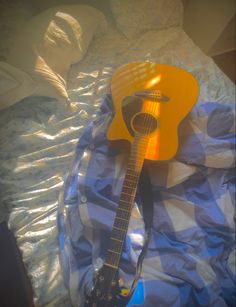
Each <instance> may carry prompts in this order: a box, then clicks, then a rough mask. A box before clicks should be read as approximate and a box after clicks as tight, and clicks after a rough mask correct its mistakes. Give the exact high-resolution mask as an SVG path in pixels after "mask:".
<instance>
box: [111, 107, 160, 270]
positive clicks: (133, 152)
mask: <svg viewBox="0 0 236 307" xmlns="http://www.w3.org/2000/svg"><path fill="white" fill-rule="evenodd" d="M152 106H153V107H152V110H151V111H152V112H153V111H154V110H155V109H156V106H155V103H152ZM149 123H151V118H150V117H149V115H148V114H147V113H146V114H144V127H145V128H147V129H146V130H147V131H146V133H147V134H149V133H150V132H151V130H152V127H151V125H149ZM142 138H144V139H145V138H147V136H145V135H144V136H142V135H141V136H139V137H138V138H137V143H138V145H139V143H140V142H141V140H142ZM146 143H147V140H146ZM135 145H136V144H135ZM138 145H136V146H137V147H138V153H139V151H140V146H138ZM136 146H134V150H133V151H132V153H131V157H132V158H133V156H132V154H133V155H135V156H136V159H135V160H137V158H140V157H139V155H137V152H135V149H136ZM146 147H147V146H145V149H146ZM143 156H145V153H144V152H143V153H142V159H141V160H142V161H141V165H139V169H141V168H142V164H143V160H144V159H143ZM138 164H140V161H139V160H138ZM135 181H136V182H134V183H135V185H136V184H137V179H136V180H135ZM133 192H134V194H135V191H133ZM130 196H131V199H130V203H131V201H132V202H133V200H134V195H132V194H131V195H130ZM130 209H131V208H129V211H130ZM126 231H127V227H126ZM122 237H123V236H122ZM122 241H123V240H122ZM121 252H122V250H121V249H120V250H119V254H120V253H121ZM116 258H117V257H116ZM116 258H115V259H116ZM111 259H112V257H111ZM113 259H114V257H113ZM117 265H118V263H117Z"/></svg>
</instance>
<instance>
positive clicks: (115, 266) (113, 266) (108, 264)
mask: <svg viewBox="0 0 236 307" xmlns="http://www.w3.org/2000/svg"><path fill="white" fill-rule="evenodd" d="M104 265H106V266H109V267H111V268H113V269H118V267H119V266H118V265H113V264H110V263H108V262H106V261H105V262H104Z"/></svg>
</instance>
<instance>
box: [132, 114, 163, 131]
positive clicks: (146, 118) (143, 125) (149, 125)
mask: <svg viewBox="0 0 236 307" xmlns="http://www.w3.org/2000/svg"><path fill="white" fill-rule="evenodd" d="M132 126H133V129H134V131H135V132H137V133H141V134H145V135H147V134H150V133H152V132H153V131H155V130H156V129H157V127H158V120H157V119H156V118H155V117H154V116H152V115H151V114H148V113H138V114H136V115H135V116H134V117H133V121H132Z"/></svg>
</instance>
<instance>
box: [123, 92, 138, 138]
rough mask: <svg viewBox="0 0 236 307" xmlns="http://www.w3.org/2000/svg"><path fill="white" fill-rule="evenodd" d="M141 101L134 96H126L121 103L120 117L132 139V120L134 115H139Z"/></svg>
mask: <svg viewBox="0 0 236 307" xmlns="http://www.w3.org/2000/svg"><path fill="white" fill-rule="evenodd" d="M142 105H143V100H142V99H141V98H139V97H135V96H127V97H125V98H124V100H123V101H122V107H121V108H122V115H123V119H124V122H125V124H126V127H127V129H128V131H129V133H130V135H131V136H132V137H134V133H135V132H134V130H133V129H132V125H131V122H132V118H133V117H134V115H135V114H137V113H139V112H140V111H141V109H142Z"/></svg>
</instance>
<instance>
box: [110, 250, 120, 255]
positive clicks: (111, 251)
mask: <svg viewBox="0 0 236 307" xmlns="http://www.w3.org/2000/svg"><path fill="white" fill-rule="evenodd" d="M108 252H110V253H114V254H117V255H120V253H118V252H115V251H113V250H111V249H108Z"/></svg>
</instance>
